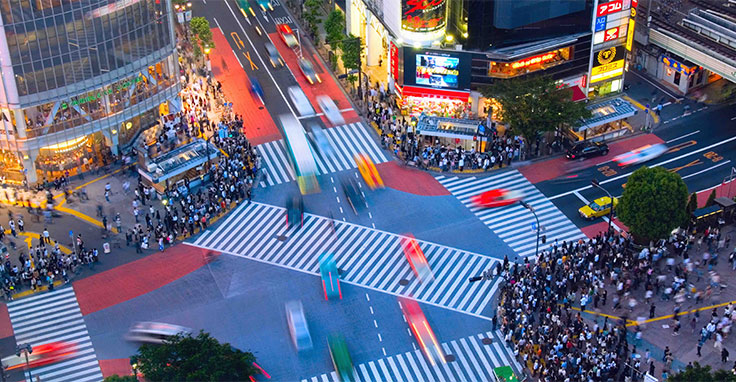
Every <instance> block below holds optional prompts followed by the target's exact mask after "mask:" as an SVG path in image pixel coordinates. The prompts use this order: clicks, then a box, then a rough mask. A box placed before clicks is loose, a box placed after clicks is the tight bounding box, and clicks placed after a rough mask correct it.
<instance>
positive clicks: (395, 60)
mask: <svg viewBox="0 0 736 382" xmlns="http://www.w3.org/2000/svg"><path fill="white" fill-rule="evenodd" d="M390 54H391V77H393V79H394V81H398V80H399V48H397V47H396V44H394V43H393V41H392V42H391V49H390Z"/></svg>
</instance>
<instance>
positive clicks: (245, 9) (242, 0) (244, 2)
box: [238, 0, 256, 18]
mask: <svg viewBox="0 0 736 382" xmlns="http://www.w3.org/2000/svg"><path fill="white" fill-rule="evenodd" d="M238 8H240V13H242V14H243V16H245V18H248V13H250V14H251V15H253V16H255V15H256V13H255V12H253V8H251V7H250V3H248V0H238Z"/></svg>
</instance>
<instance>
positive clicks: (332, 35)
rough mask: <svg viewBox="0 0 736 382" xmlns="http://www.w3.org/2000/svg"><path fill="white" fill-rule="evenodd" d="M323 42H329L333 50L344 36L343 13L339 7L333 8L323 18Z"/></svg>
mask: <svg viewBox="0 0 736 382" xmlns="http://www.w3.org/2000/svg"><path fill="white" fill-rule="evenodd" d="M325 33H326V35H327V36H326V37H325V42H326V43H328V44H330V47H331V48H332V50H333V51H334V50H335V49H337V47H338V45H339V42H340V41H342V39H344V38H345V14H344V13H342V11H340V10H339V9H334V10H333V11H332V12H330V14H329V15H327V19H326V20H325Z"/></svg>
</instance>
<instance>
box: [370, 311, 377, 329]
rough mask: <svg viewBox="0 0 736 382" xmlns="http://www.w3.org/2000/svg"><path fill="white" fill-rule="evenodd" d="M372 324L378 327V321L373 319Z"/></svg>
mask: <svg viewBox="0 0 736 382" xmlns="http://www.w3.org/2000/svg"><path fill="white" fill-rule="evenodd" d="M371 310H373V309H371ZM371 314H373V312H371ZM373 326H375V327H378V321H376V320H373Z"/></svg>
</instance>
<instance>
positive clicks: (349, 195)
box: [340, 177, 366, 215]
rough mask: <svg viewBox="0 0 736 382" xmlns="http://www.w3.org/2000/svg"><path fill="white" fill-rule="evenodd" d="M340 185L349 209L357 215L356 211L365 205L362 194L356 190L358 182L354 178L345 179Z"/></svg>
mask: <svg viewBox="0 0 736 382" xmlns="http://www.w3.org/2000/svg"><path fill="white" fill-rule="evenodd" d="M340 183H342V192H343V193H345V199H347V200H348V204H350V208H352V209H353V212H354V213H355V214H356V215H357V214H358V210H360V209H363V206H365V205H366V203H365V198H364V197H363V193H362V192H360V189H359V188H358V182H357V181H356V180H355V179H354V178H351V177H345V178H344V179H343V180H342V182H340Z"/></svg>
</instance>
